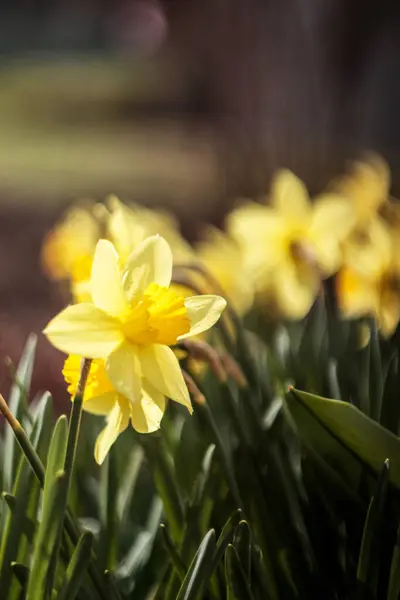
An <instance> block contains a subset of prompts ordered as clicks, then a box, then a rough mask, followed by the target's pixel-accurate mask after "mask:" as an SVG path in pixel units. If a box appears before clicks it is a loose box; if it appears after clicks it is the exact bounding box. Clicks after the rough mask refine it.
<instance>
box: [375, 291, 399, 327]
mask: <svg viewBox="0 0 400 600" xmlns="http://www.w3.org/2000/svg"><path fill="white" fill-rule="evenodd" d="M378 321H379V326H380V329H381V332H382V335H383V336H385V337H390V336H391V335H393V333H394V332H395V331H396V327H397V325H398V324H399V321H400V299H399V296H398V294H397V293H386V294H384V296H383V298H382V300H381V306H380V310H379V313H378Z"/></svg>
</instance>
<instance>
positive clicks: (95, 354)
mask: <svg viewBox="0 0 400 600" xmlns="http://www.w3.org/2000/svg"><path fill="white" fill-rule="evenodd" d="M43 333H44V334H45V336H46V337H47V339H48V340H49V341H50V342H51V343H52V344H53V346H55V347H56V348H58V350H62V352H66V353H67V354H79V355H80V356H85V357H86V358H105V357H106V356H108V355H109V354H110V353H111V352H112V351H113V350H115V348H116V347H117V346H118V345H119V344H120V343H121V342H122V340H123V336H122V333H121V331H120V330H119V326H118V322H117V321H116V320H115V319H114V318H113V317H111V316H108V315H106V314H105V313H104V312H103V311H102V310H100V309H99V308H96V307H95V306H94V305H93V304H89V303H83V304H74V305H72V306H68V307H67V308H66V309H64V310H63V311H61V312H60V313H59V314H58V315H57V316H56V317H54V319H53V320H52V321H50V323H49V324H48V325H47V327H46V328H45V329H44V331H43Z"/></svg>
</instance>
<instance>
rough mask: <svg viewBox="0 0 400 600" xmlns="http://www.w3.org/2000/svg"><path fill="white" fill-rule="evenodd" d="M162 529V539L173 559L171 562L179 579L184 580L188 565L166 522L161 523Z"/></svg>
mask: <svg viewBox="0 0 400 600" xmlns="http://www.w3.org/2000/svg"><path fill="white" fill-rule="evenodd" d="M160 531H161V534H162V539H163V543H164V546H165V549H166V551H167V552H168V555H169V557H170V559H171V563H172V565H173V566H174V567H175V570H176V572H177V574H178V576H179V579H180V580H181V581H183V580H184V578H185V574H186V571H187V567H186V565H185V563H184V562H183V559H182V558H181V556H180V554H179V552H178V549H177V548H176V546H175V544H174V542H173V541H172V539H171V536H170V535H169V533H168V529H167V528H166V526H165V525H164V524H161V525H160Z"/></svg>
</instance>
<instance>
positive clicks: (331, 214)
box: [311, 194, 355, 240]
mask: <svg viewBox="0 0 400 600" xmlns="http://www.w3.org/2000/svg"><path fill="white" fill-rule="evenodd" d="M354 223H355V212H354V209H353V207H352V205H351V203H350V202H348V201H347V200H344V199H343V198H342V197H341V196H335V195H333V194H329V195H328V194H326V195H324V196H319V197H318V198H317V199H316V202H315V205H314V208H313V216H312V225H311V233H312V234H314V235H316V236H319V237H324V236H329V237H334V238H335V239H337V240H343V239H344V238H345V237H346V235H347V234H348V233H349V231H350V230H351V229H352V227H353V225H354Z"/></svg>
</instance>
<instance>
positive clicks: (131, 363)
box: [106, 341, 142, 402]
mask: <svg viewBox="0 0 400 600" xmlns="http://www.w3.org/2000/svg"><path fill="white" fill-rule="evenodd" d="M106 371H107V375H108V377H109V378H110V381H111V383H112V384H113V385H114V387H115V389H116V390H118V392H120V394H123V395H124V396H126V397H127V398H129V400H130V401H131V402H139V400H140V398H141V396H142V374H141V369H140V360H139V354H138V351H137V349H136V348H135V346H133V345H132V344H130V343H129V342H127V341H124V342H122V344H121V345H120V346H118V348H117V349H116V350H114V352H112V354H110V356H109V357H108V359H107V361H106Z"/></svg>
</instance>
